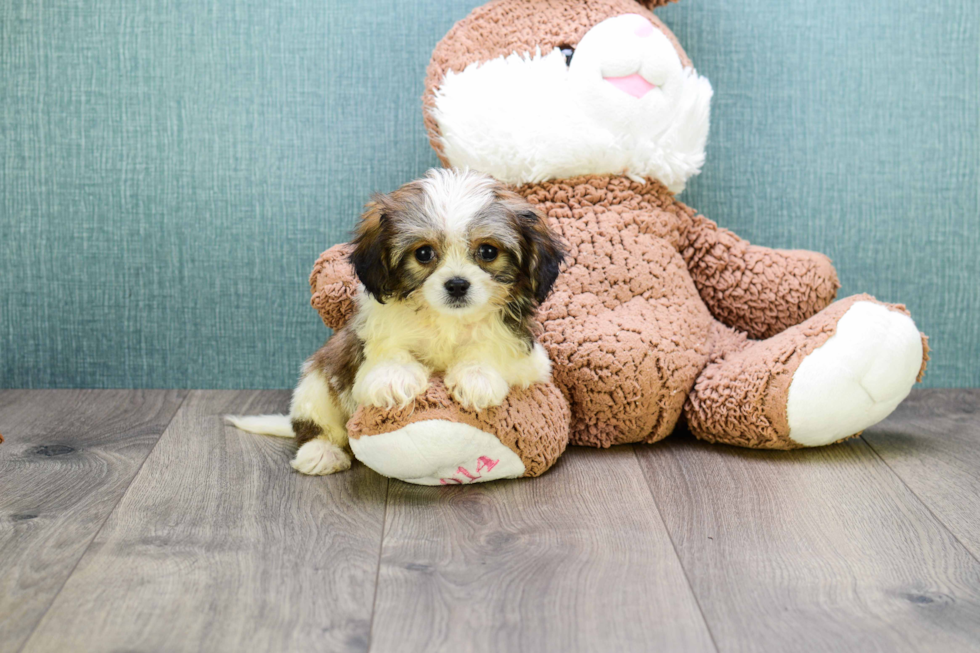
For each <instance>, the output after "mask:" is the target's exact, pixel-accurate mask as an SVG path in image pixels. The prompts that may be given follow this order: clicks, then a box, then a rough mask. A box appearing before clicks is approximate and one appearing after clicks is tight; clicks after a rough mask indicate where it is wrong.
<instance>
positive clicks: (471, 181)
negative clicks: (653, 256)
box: [351, 170, 562, 321]
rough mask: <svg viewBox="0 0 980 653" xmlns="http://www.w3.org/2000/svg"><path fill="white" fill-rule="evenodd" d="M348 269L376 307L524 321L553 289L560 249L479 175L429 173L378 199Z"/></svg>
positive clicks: (536, 220) (516, 203)
mask: <svg viewBox="0 0 980 653" xmlns="http://www.w3.org/2000/svg"><path fill="white" fill-rule="evenodd" d="M354 245H355V249H354V251H353V253H352V254H351V263H352V264H353V265H354V269H355V271H356V272H357V276H358V278H359V279H360V281H361V283H362V284H364V288H365V290H367V292H369V293H371V294H372V295H373V296H374V297H375V298H376V299H377V300H378V301H380V302H382V303H384V302H386V301H404V300H409V299H412V300H414V301H419V302H423V303H424V304H425V305H427V306H429V307H430V308H431V309H432V310H434V311H436V312H438V313H440V314H443V315H447V316H456V317H464V316H472V315H479V314H481V313H486V312H490V311H498V310H504V311H505V312H507V313H509V314H510V313H512V314H513V317H514V319H515V320H518V321H523V320H524V319H526V317H527V316H528V315H529V314H530V313H531V312H532V311H533V308H534V306H536V305H537V304H538V303H539V302H541V301H542V300H543V299H544V298H545V297H546V296H547V294H548V292H549V291H550V290H551V287H552V285H553V284H554V282H555V278H556V277H557V276H558V268H559V265H560V264H561V261H562V250H561V246H560V244H559V243H558V241H557V240H556V239H555V237H554V236H553V235H552V233H551V231H550V230H549V229H548V226H547V222H546V221H545V220H544V218H543V217H542V216H541V215H540V214H539V213H538V212H537V211H535V210H534V208H533V207H532V206H531V205H529V204H527V203H526V202H525V201H524V200H523V198H521V197H520V196H518V195H516V194H514V193H512V192H510V191H507V190H505V189H504V188H503V187H502V186H501V185H500V184H498V183H497V182H495V181H494V180H492V179H490V178H489V177H486V176H484V175H481V174H477V173H472V172H459V171H456V170H433V171H430V173H429V174H428V176H426V177H425V178H424V179H420V180H418V181H414V182H411V183H409V184H406V185H405V186H402V187H401V188H399V189H398V190H396V191H395V192H393V193H391V194H389V195H378V196H376V197H375V198H374V199H373V200H372V201H371V202H370V203H369V204H368V207H367V211H366V212H365V214H364V216H363V218H362V220H361V224H360V225H359V227H358V230H357V234H356V237H355V240H354Z"/></svg>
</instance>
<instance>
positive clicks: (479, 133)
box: [433, 14, 712, 192]
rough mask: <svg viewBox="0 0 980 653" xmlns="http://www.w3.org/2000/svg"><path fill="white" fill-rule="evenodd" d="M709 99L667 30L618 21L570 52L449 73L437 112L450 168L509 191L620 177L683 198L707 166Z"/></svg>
mask: <svg viewBox="0 0 980 653" xmlns="http://www.w3.org/2000/svg"><path fill="white" fill-rule="evenodd" d="M711 93H712V91H711V85H710V83H709V82H708V80H707V79H705V78H703V77H700V76H698V74H697V73H696V72H695V71H694V69H693V68H689V67H688V68H685V67H684V66H683V65H682V63H681V59H680V57H679V56H678V54H677V51H676V50H675V49H674V47H673V45H672V44H671V42H670V41H669V40H668V39H667V37H666V36H665V35H664V34H663V32H661V31H660V30H658V29H656V28H654V26H653V24H651V23H650V21H648V20H647V19H646V18H644V17H642V16H639V15H636V14H624V15H620V16H616V17H613V18H608V19H606V20H604V21H602V22H600V23H598V24H597V25H595V26H594V27H592V29H590V30H589V31H588V32H587V33H586V34H585V36H584V37H583V38H582V40H581V41H580V42H579V43H578V46H577V47H576V48H575V49H574V51H572V50H570V49H565V48H558V47H556V48H554V49H553V50H551V51H550V52H544V53H543V52H540V51H538V52H534V53H514V54H512V55H510V56H508V57H500V58H497V59H494V60H492V61H488V62H485V63H482V64H479V63H476V64H471V65H470V66H467V67H466V69H465V70H463V71H462V72H460V73H454V72H451V71H450V72H449V73H447V75H446V77H445V79H444V80H443V82H442V84H441V85H440V86H439V87H438V89H437V90H436V93H435V106H434V109H433V115H434V117H435V119H436V121H437V123H438V125H439V132H440V134H441V141H442V146H443V154H444V156H445V157H446V158H447V159H448V161H449V163H450V164H451V165H453V166H457V167H460V168H472V169H475V170H479V171H480V172H484V173H487V174H489V175H491V176H493V177H495V178H496V179H498V180H500V181H503V182H505V183H509V184H523V183H529V182H539V181H545V180H548V179H561V178H568V177H574V176H578V175H586V174H626V175H628V176H630V177H632V178H634V179H636V180H639V179H641V178H643V177H652V178H654V179H657V180H659V181H661V182H662V183H663V184H665V185H666V186H667V187H668V188H670V189H671V190H673V191H674V192H680V191H681V190H683V188H684V185H685V183H686V182H687V180H688V179H689V178H690V177H691V176H693V175H695V174H697V173H698V172H700V170H701V166H702V164H703V163H704V147H705V143H706V141H707V137H708V123H709V116H710V103H711Z"/></svg>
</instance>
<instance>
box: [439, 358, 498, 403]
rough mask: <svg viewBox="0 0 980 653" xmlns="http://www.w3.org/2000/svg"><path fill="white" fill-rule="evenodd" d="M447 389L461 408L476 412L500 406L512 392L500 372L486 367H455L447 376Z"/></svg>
mask: <svg viewBox="0 0 980 653" xmlns="http://www.w3.org/2000/svg"><path fill="white" fill-rule="evenodd" d="M446 387H447V388H449V391H450V392H451V393H452V395H453V399H455V400H456V401H458V402H459V403H460V405H461V406H463V407H464V408H473V409H475V410H483V409H484V408H487V407H489V406H499V405H500V404H501V403H502V402H503V401H504V399H506V398H507V393H508V392H510V386H509V385H508V384H507V381H506V380H505V379H504V377H503V376H501V374H500V372H498V371H497V370H495V369H493V368H492V367H487V366H484V365H465V366H460V367H454V368H453V369H451V370H449V373H448V374H446Z"/></svg>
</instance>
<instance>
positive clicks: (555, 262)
mask: <svg viewBox="0 0 980 653" xmlns="http://www.w3.org/2000/svg"><path fill="white" fill-rule="evenodd" d="M517 220H518V223H519V224H520V229H521V239H522V240H523V247H522V249H523V250H524V251H523V252H522V253H521V254H522V261H521V265H522V267H525V268H526V270H527V275H528V277H529V278H530V280H531V292H532V293H533V295H534V301H536V302H537V303H538V304H540V303H541V302H543V301H544V300H545V298H547V297H548V294H549V293H550V292H551V288H552V287H553V286H554V285H555V279H557V278H558V272H559V270H560V268H561V264H562V262H563V261H564V260H565V249H564V247H563V246H562V244H561V241H559V240H558V238H557V237H556V236H555V234H554V233H553V232H552V231H551V229H550V228H549V227H548V220H547V218H545V217H544V215H542V214H541V212H540V211H538V210H537V209H535V208H534V207H532V206H527V207H525V208H523V209H521V210H519V211H518V212H517Z"/></svg>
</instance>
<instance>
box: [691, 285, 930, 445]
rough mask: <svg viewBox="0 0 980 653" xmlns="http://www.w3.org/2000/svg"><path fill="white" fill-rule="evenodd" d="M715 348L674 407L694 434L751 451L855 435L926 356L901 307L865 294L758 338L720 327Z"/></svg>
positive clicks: (904, 387)
mask: <svg viewBox="0 0 980 653" xmlns="http://www.w3.org/2000/svg"><path fill="white" fill-rule="evenodd" d="M715 339H716V342H715V347H716V348H717V349H719V350H720V351H721V352H723V353H722V355H720V356H718V357H717V359H716V361H715V362H712V363H711V364H710V365H708V366H707V367H706V368H705V370H704V371H703V372H702V373H701V376H700V377H699V378H698V380H697V382H696V383H695V386H694V390H693V391H692V393H691V395H690V396H689V397H688V401H687V404H686V405H685V407H684V412H685V415H686V417H687V423H688V426H689V427H690V429H691V431H692V432H693V433H694V434H695V435H696V436H698V437H699V438H702V439H704V440H709V441H712V442H720V443H725V444H735V445H739V446H743V447H752V448H756V449H796V448H799V447H818V446H821V445H825V444H830V443H831V442H837V441H838V440H842V439H844V438H846V437H849V436H852V435H856V434H858V433H860V432H861V431H862V430H864V429H866V428H867V427H869V426H871V425H873V424H877V423H878V422H880V421H881V420H883V419H884V418H885V417H887V416H888V415H889V414H890V413H891V412H892V411H893V410H895V407H896V406H898V404H899V403H900V402H901V401H902V400H903V399H905V397H907V396H908V394H909V391H910V390H911V389H912V386H913V385H914V384H915V382H916V380H917V379H918V377H919V375H920V374H921V373H922V371H923V370H924V368H925V361H926V360H928V355H927V353H928V348H927V347H926V345H925V339H924V337H923V336H922V334H920V333H919V330H918V329H917V328H916V327H915V324H914V323H913V322H912V318H910V317H909V316H908V313H907V312H906V310H905V307H904V306H897V305H892V304H883V303H881V302H878V301H876V300H875V299H874V298H872V297H869V296H868V295H857V296H854V297H848V298H847V299H842V300H840V301H838V302H835V303H833V304H831V305H830V306H828V307H827V308H825V309H823V310H822V311H820V312H819V313H817V314H816V315H814V316H813V317H811V318H810V319H808V320H806V321H804V322H803V323H802V324H798V325H796V326H794V327H790V328H789V329H786V330H785V331H783V332H782V333H779V334H777V335H775V336H773V337H772V338H769V339H768V340H760V341H751V340H746V339H745V338H744V336H740V335H739V334H737V333H734V332H732V331H731V330H727V331H726V330H725V329H724V328H722V329H721V330H719V331H718V332H717V334H716V335H715Z"/></svg>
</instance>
